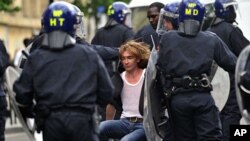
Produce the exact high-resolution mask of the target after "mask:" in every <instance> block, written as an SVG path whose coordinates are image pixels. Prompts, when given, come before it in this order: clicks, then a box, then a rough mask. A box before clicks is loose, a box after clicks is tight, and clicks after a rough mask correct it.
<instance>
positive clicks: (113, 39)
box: [91, 1, 134, 76]
mask: <svg viewBox="0 0 250 141" xmlns="http://www.w3.org/2000/svg"><path fill="white" fill-rule="evenodd" d="M108 16H109V20H108V21H107V23H106V25H105V26H104V27H102V28H100V29H98V31H97V32H96V34H95V36H94V38H93V39H92V41H91V44H96V45H104V46H108V47H120V46H121V45H122V43H124V42H125V41H127V40H129V39H132V38H133V36H134V32H133V30H132V28H131V10H130V9H129V7H128V5H127V4H126V3H124V2H120V1H118V2H114V3H113V4H112V5H110V6H109V8H108ZM117 62H118V59H117V60H116V61H105V64H106V67H107V69H108V71H109V74H110V76H112V75H113V74H114V73H115V71H116V66H117V64H118V63H117Z"/></svg>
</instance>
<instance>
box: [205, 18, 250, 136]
mask: <svg viewBox="0 0 250 141" xmlns="http://www.w3.org/2000/svg"><path fill="white" fill-rule="evenodd" d="M208 30H209V31H212V32H214V33H216V34H217V35H218V36H219V37H220V38H221V39H222V40H223V41H224V42H225V43H226V44H227V46H228V47H229V49H230V50H231V51H232V52H233V53H234V54H235V55H236V56H237V57H238V56H239V54H240V52H241V51H242V50H243V49H244V48H245V47H246V46H247V45H248V44H249V41H248V40H247V39H246V38H245V37H244V35H243V33H242V31H241V30H240V29H239V28H238V27H237V26H235V25H233V24H231V23H228V22H225V21H221V22H219V23H216V24H214V25H212V27H211V28H209V29H208ZM229 77H230V92H229V97H228V100H227V102H226V105H225V106H224V108H223V109H222V111H221V113H220V118H221V122H222V129H223V130H222V131H223V138H224V140H227V141H229V137H230V135H229V134H230V131H229V126H230V125H232V124H235V125H238V124H239V121H240V119H241V113H240V110H239V107H238V104H237V99H236V92H235V84H234V82H235V79H234V74H230V73H229Z"/></svg>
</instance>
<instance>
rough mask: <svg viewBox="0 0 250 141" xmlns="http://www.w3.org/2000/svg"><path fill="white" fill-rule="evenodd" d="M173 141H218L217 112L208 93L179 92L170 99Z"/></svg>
mask: <svg viewBox="0 0 250 141" xmlns="http://www.w3.org/2000/svg"><path fill="white" fill-rule="evenodd" d="M171 115H172V117H171V118H172V121H173V127H171V128H172V129H173V132H172V133H174V139H175V141H220V140H221V139H222V131H221V122H220V118H219V110H218V108H217V107H216V106H215V102H214V99H213V98H212V96H211V94H210V92H198V91H191V92H180V93H177V94H174V95H173V96H172V98H171Z"/></svg>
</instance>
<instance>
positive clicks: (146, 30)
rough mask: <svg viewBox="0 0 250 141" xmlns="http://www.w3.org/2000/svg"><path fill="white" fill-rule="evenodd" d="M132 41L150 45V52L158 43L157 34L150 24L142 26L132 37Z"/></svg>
mask: <svg viewBox="0 0 250 141" xmlns="http://www.w3.org/2000/svg"><path fill="white" fill-rule="evenodd" d="M151 36H152V38H153V41H152V38H151ZM134 39H135V40H138V41H143V42H145V43H147V44H148V45H150V50H152V48H153V46H154V45H158V42H159V39H158V34H157V33H156V31H155V29H153V27H152V26H151V25H150V24H147V25H145V26H143V27H142V28H141V29H140V30H139V31H137V33H136V34H135V36H134ZM153 42H154V43H153Z"/></svg>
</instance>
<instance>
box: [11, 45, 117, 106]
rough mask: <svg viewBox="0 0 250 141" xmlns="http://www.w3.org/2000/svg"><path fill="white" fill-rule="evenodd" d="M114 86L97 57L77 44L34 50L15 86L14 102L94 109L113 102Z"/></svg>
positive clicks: (92, 51) (89, 49)
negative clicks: (96, 105)
mask: <svg viewBox="0 0 250 141" xmlns="http://www.w3.org/2000/svg"><path fill="white" fill-rule="evenodd" d="M113 90H114V87H113V85H112V82H111V79H110V77H109V76H108V73H107V70H106V69H105V66H104V64H103V61H102V60H101V58H100V57H99V55H98V54H97V53H96V52H95V51H94V50H92V49H91V48H89V47H84V46H82V45H80V44H75V45H74V46H67V47H65V48H63V49H62V50H50V49H48V47H43V46H42V47H41V48H38V49H36V50H34V51H33V52H32V53H31V55H30V56H29V58H28V60H27V61H26V63H25V65H24V69H23V72H22V74H21V76H20V78H19V79H18V80H17V81H16V83H15V84H14V91H15V92H16V100H17V102H18V103H20V104H22V105H26V106H31V105H32V99H33V98H35V100H36V102H37V104H40V105H47V106H50V107H53V106H58V105H59V106H60V105H63V106H68V107H82V108H87V109H91V110H92V109H93V108H94V106H95V104H96V103H97V104H100V105H101V106H105V105H106V104H107V103H109V102H110V100H111V99H112V95H113Z"/></svg>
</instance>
